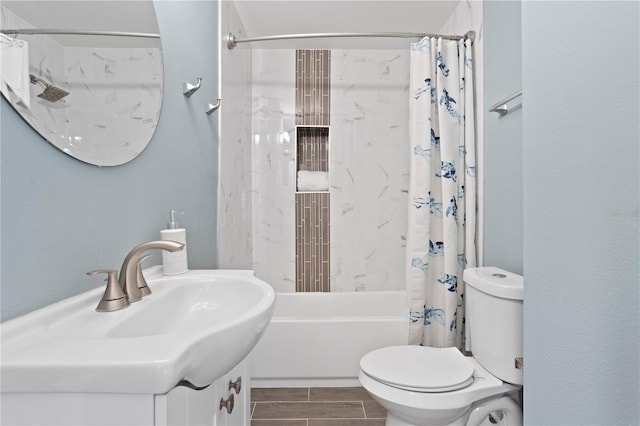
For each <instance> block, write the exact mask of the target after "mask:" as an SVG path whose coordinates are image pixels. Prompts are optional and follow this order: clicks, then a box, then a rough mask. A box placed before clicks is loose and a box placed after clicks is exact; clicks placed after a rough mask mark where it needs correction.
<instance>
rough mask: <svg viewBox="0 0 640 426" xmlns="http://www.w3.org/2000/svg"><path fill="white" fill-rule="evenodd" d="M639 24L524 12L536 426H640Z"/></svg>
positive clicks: (529, 390) (528, 371) (527, 399)
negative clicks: (639, 397)
mask: <svg viewBox="0 0 640 426" xmlns="http://www.w3.org/2000/svg"><path fill="white" fill-rule="evenodd" d="M639 18H640V3H638V2H611V1H596V2H590V1H585V2H523V4H522V57H523V67H522V71H523V90H524V108H523V110H522V111H523V128H524V137H523V181H524V278H525V281H524V282H525V286H524V298H525V305H524V306H525V315H524V339H525V340H524V346H525V354H524V362H525V370H524V374H525V388H524V415H525V424H527V425H637V424H640V400H639V399H638V395H639V393H640V389H639V383H640V382H639V381H638V378H639V377H640V340H639V335H640V326H639V322H640V288H639V285H638V283H639V282H640V273H639V271H638V268H639V264H640V241H639V235H640V226H639V224H640V213H639V212H640V174H639V169H640V167H639V166H640V164H639V162H640V144H639V143H638V141H639V140H640V134H639V122H638V121H639V117H640V109H639V106H638V93H640V81H639V80H640V22H639Z"/></svg>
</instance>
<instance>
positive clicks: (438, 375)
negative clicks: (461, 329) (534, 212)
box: [359, 267, 522, 426]
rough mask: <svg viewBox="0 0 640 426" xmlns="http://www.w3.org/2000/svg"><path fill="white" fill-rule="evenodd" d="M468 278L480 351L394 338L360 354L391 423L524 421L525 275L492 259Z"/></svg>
mask: <svg viewBox="0 0 640 426" xmlns="http://www.w3.org/2000/svg"><path fill="white" fill-rule="evenodd" d="M464 280H465V283H467V293H466V295H465V297H466V298H467V321H469V326H470V327H469V334H470V335H471V336H473V337H472V339H471V349H472V351H474V350H477V351H478V354H476V353H475V352H474V356H472V357H470V356H464V355H463V354H462V353H461V352H460V351H459V350H458V349H457V348H431V347H425V346H391V347H386V348H381V349H377V350H374V351H372V352H369V353H368V354H366V355H365V356H364V357H362V359H361V360H360V375H359V379H360V383H361V384H362V386H363V387H364V388H365V389H366V390H367V391H368V392H369V393H370V394H371V396H372V397H373V398H374V399H375V400H376V401H378V403H379V404H380V405H382V406H383V407H384V408H386V409H387V413H388V414H387V423H386V425H387V426H440V425H443V426H445V425H449V426H453V425H461V426H462V425H465V426H489V425H494V424H500V425H509V426H520V425H522V409H521V406H520V404H519V403H518V402H517V401H518V400H519V391H520V389H521V388H522V386H521V385H522V370H521V367H520V366H521V362H520V364H518V363H516V362H515V359H516V358H517V359H519V360H520V361H521V359H522V277H520V276H518V275H515V274H511V273H509V272H506V271H503V270H500V269H498V268H492V267H488V268H472V269H467V270H465V273H464ZM472 321H474V322H472ZM490 415H491V418H490Z"/></svg>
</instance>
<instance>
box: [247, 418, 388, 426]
mask: <svg viewBox="0 0 640 426" xmlns="http://www.w3.org/2000/svg"><path fill="white" fill-rule="evenodd" d="M385 423H386V420H385V419H329V420H325V419H309V424H308V426H385ZM252 426H253V425H252Z"/></svg>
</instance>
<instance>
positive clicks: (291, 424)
mask: <svg viewBox="0 0 640 426" xmlns="http://www.w3.org/2000/svg"><path fill="white" fill-rule="evenodd" d="M251 426H307V421H306V420H281V419H278V420H251Z"/></svg>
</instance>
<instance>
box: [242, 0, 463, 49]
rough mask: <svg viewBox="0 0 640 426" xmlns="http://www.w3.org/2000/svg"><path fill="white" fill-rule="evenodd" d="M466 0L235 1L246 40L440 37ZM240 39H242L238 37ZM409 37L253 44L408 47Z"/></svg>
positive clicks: (325, 46) (317, 46)
mask: <svg viewBox="0 0 640 426" xmlns="http://www.w3.org/2000/svg"><path fill="white" fill-rule="evenodd" d="M459 3H460V0H443V1H436V0H423V1H417V0H413V1H403V0H348V1H341V0H324V1H320V0H291V1H274V0H235V5H236V8H237V10H238V14H239V15H240V19H241V20H242V22H243V23H244V25H245V28H246V37H258V36H265V35H277V34H299V33H328V32H342V33H345V32H416V33H438V32H439V31H440V29H441V28H442V26H443V25H444V23H445V22H446V20H447V19H448V18H449V16H450V15H451V14H452V12H453V10H454V9H455V8H456V7H457V6H458V4H459ZM236 37H237V38H241V36H240V35H237V34H236ZM406 45H407V39H387V38H366V39H363V38H356V39H346V38H340V39H337V38H333V39H321V40H320V39H314V40H295V41H269V42H260V43H252V46H253V47H254V48H258V46H259V48H292V47H295V48H307V49H318V48H368V49H373V48H378V49H391V48H402V47H406Z"/></svg>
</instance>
